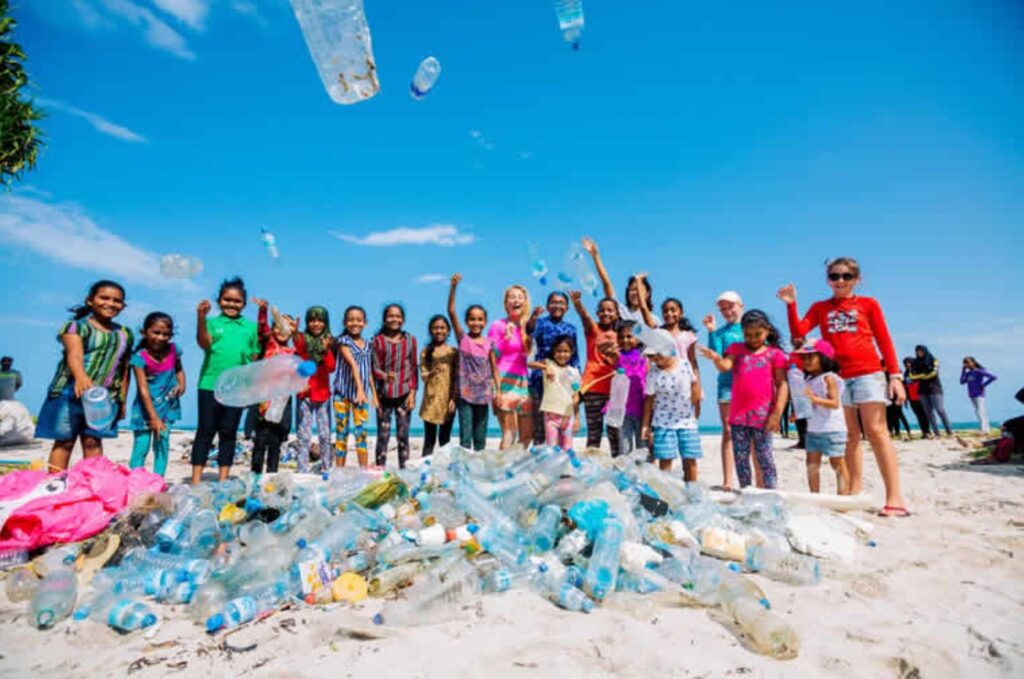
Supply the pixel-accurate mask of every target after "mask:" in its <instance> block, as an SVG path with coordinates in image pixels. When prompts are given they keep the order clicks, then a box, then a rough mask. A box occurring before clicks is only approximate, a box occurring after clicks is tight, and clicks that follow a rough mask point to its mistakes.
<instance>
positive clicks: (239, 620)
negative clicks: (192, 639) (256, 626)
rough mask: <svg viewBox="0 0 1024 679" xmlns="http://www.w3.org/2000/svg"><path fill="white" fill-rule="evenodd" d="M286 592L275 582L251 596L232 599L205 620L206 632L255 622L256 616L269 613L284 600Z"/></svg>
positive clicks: (286, 590)
mask: <svg viewBox="0 0 1024 679" xmlns="http://www.w3.org/2000/svg"><path fill="white" fill-rule="evenodd" d="M287 592H288V589H287V587H286V586H285V584H284V583H283V582H275V583H274V584H272V585H270V586H268V587H265V588H263V589H261V590H258V591H256V592H254V593H252V594H247V595H245V596H240V597H237V598H235V599H232V600H231V601H229V602H228V603H227V605H226V606H224V609H223V610H222V611H221V612H219V613H214V614H213V615H211V616H210V617H209V618H207V619H206V631H207V632H216V631H218V630H221V629H232V628H235V627H238V626H239V625H244V624H245V623H247V622H249V621H251V620H255V619H256V616H257V615H259V614H260V613H263V612H264V611H269V610H270V609H272V608H274V607H275V606H277V605H278V604H279V603H280V602H281V601H282V600H284V598H285V596H286V595H287Z"/></svg>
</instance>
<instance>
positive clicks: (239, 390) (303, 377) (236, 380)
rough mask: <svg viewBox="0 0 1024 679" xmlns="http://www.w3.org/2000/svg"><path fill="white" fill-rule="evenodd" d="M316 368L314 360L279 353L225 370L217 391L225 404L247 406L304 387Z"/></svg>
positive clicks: (288, 393) (294, 391) (286, 394)
mask: <svg viewBox="0 0 1024 679" xmlns="http://www.w3.org/2000/svg"><path fill="white" fill-rule="evenodd" d="M315 372H316V363H314V362H313V361H303V360H302V359H301V358H299V357H298V356H295V355H292V354H278V355H277V356H271V357H270V358H266V359H263V360H262V361H255V362H253V363H250V364H248V365H242V366H238V367H237V368H230V369H228V370H225V371H224V372H223V373H221V374H220V377H218V378H217V383H216V385H214V389H213V394H214V397H216V399H217V401H219V402H220V403H222V404H223V405H226V406H233V407H235V408H244V407H246V406H251V405H254V404H256V403H260V402H262V401H270V400H272V399H275V398H278V397H281V396H291V395H292V394H295V393H298V392H300V391H302V390H303V389H305V388H306V387H307V385H308V383H309V378H310V377H311V376H312V375H313V373H315Z"/></svg>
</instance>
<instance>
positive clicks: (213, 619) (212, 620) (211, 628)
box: [206, 613, 224, 633]
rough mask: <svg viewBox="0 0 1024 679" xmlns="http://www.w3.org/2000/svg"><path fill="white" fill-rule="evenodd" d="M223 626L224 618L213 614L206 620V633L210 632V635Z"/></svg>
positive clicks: (218, 614)
mask: <svg viewBox="0 0 1024 679" xmlns="http://www.w3.org/2000/svg"><path fill="white" fill-rule="evenodd" d="M223 626H224V616H223V615H221V614H220V613H214V614H213V615H211V616H210V617H209V618H207V619H206V631H207V632H211V633H212V632H216V631H217V630H219V629H220V628H221V627H223Z"/></svg>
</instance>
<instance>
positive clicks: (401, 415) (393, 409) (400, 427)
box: [377, 394, 412, 469]
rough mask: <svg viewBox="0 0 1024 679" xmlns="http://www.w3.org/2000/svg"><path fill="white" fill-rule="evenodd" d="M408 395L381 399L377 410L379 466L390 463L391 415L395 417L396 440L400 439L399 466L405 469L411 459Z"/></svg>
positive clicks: (410, 414) (410, 413) (410, 415)
mask: <svg viewBox="0 0 1024 679" xmlns="http://www.w3.org/2000/svg"><path fill="white" fill-rule="evenodd" d="M408 399H409V395H408V394H403V395H402V396H397V397H395V398H387V397H384V398H381V399H380V407H379V408H377V466H378V467H383V466H384V465H386V464H387V463H388V443H390V442H391V415H392V414H393V415H394V416H395V438H396V439H398V466H399V468H401V469H405V462H406V460H408V459H409V418H410V417H412V411H411V410H409V409H408V408H406V407H405V402H406V401H407V400H408Z"/></svg>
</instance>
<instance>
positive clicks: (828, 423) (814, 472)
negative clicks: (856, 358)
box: [793, 339, 850, 495]
mask: <svg viewBox="0 0 1024 679" xmlns="http://www.w3.org/2000/svg"><path fill="white" fill-rule="evenodd" d="M793 355H795V356H797V357H799V359H800V363H801V366H802V367H803V371H804V379H805V381H806V387H805V388H804V394H805V395H806V397H807V399H808V400H809V401H810V402H811V408H812V409H811V416H810V418H809V421H808V423H807V443H806V445H807V485H808V486H809V487H810V489H811V492H812V493H818V492H821V475H820V469H821V458H822V456H824V457H827V458H828V462H829V464H830V465H832V469H833V470H834V471H835V473H836V492H838V493H839V494H840V495H847V494H849V492H850V474H849V471H847V469H846V418H845V417H844V415H843V408H842V403H843V380H842V378H840V377H839V365H838V364H837V363H836V360H835V357H836V350H835V349H833V348H832V345H831V344H829V343H828V342H826V341H825V340H823V339H819V340H811V341H808V342H805V343H803V345H802V346H800V347H798V348H797V349H795V350H794V351H793Z"/></svg>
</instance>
